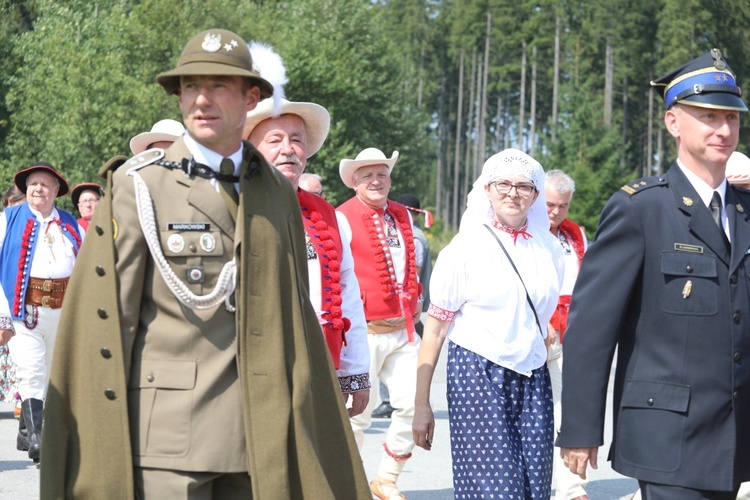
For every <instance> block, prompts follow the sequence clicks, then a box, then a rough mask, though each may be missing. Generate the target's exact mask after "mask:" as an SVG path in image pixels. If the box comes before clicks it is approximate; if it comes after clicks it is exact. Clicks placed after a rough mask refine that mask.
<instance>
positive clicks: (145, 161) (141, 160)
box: [124, 148, 164, 174]
mask: <svg viewBox="0 0 750 500" xmlns="http://www.w3.org/2000/svg"><path fill="white" fill-rule="evenodd" d="M161 158H164V150H163V149H161V148H152V149H147V150H146V151H144V152H143V153H140V154H137V155H135V156H133V157H132V158H130V159H129V160H128V161H126V162H125V164H124V166H125V168H126V169H127V171H128V172H127V173H128V174H130V173H131V172H134V171H136V170H138V169H140V168H143V167H145V166H147V165H151V164H152V163H155V162H156V161H157V160H159V159H161Z"/></svg>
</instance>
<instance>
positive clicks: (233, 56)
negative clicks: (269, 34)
mask: <svg viewBox="0 0 750 500" xmlns="http://www.w3.org/2000/svg"><path fill="white" fill-rule="evenodd" d="M211 75H214V76H242V77H245V78H249V79H251V80H252V81H253V83H255V84H256V85H258V87H259V88H260V95H261V98H266V97H270V96H271V95H273V86H272V85H271V84H270V83H269V82H268V81H267V80H265V79H264V78H262V77H261V76H260V71H258V68H257V67H255V66H254V65H253V58H252V56H251V55H250V49H248V48H247V44H246V43H245V42H244V40H242V38H240V37H239V36H238V35H237V34H236V33H232V32H231V31H228V30H221V29H211V30H208V31H203V32H201V33H198V34H197V35H195V36H194V37H193V38H191V39H190V41H189V42H188V43H187V44H185V48H184V49H182V54H181V55H180V58H179V59H178V61H177V67H176V68H175V69H173V70H171V71H167V72H166V73H162V74H160V75H158V76H157V77H156V81H157V82H158V83H159V85H161V86H162V87H164V90H165V91H166V92H167V94H170V95H171V94H175V93H177V89H178V88H179V86H180V77H181V76H211Z"/></svg>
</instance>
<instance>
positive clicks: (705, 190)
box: [677, 158, 732, 243]
mask: <svg viewBox="0 0 750 500" xmlns="http://www.w3.org/2000/svg"><path fill="white" fill-rule="evenodd" d="M677 165H678V166H679V167H680V170H682V173H683V174H685V177H687V180H688V181H689V182H690V184H691V185H692V186H693V189H695V191H696V192H697V193H698V196H700V197H701V201H702V202H703V204H704V205H706V207H708V208H711V200H712V199H713V197H714V191H718V192H719V195H720V196H721V207H722V208H721V227H723V228H724V233H726V235H727V238H728V239H729V242H730V243H731V241H732V239H731V236H730V235H729V219H728V218H727V211H726V210H725V209H724V205H725V204H726V200H727V180H726V178H725V179H724V180H723V181H721V184H719V187H717V188H716V189H714V188H712V187H711V186H709V185H708V184H706V181H704V180H703V179H701V178H700V177H698V176H697V175H695V173H693V172H692V171H691V170H689V169H688V168H687V167H686V166H685V165H684V164H683V163H682V162H681V161H680V159H679V158H677Z"/></svg>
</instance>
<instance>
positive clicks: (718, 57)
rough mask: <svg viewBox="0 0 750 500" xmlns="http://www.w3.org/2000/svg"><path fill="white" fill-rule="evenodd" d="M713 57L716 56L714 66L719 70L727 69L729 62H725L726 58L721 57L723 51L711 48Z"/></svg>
mask: <svg viewBox="0 0 750 500" xmlns="http://www.w3.org/2000/svg"><path fill="white" fill-rule="evenodd" d="M711 57H713V58H714V68H716V69H718V70H724V69H727V63H726V62H724V58H723V57H721V51H720V50H719V49H711Z"/></svg>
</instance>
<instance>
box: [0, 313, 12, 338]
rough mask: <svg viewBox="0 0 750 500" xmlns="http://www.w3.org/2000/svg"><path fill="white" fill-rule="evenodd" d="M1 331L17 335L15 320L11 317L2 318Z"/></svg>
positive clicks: (0, 319)
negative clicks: (8, 331)
mask: <svg viewBox="0 0 750 500" xmlns="http://www.w3.org/2000/svg"><path fill="white" fill-rule="evenodd" d="M0 330H11V331H12V332H13V335H15V334H16V329H15V328H13V318H11V317H10V316H0Z"/></svg>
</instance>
